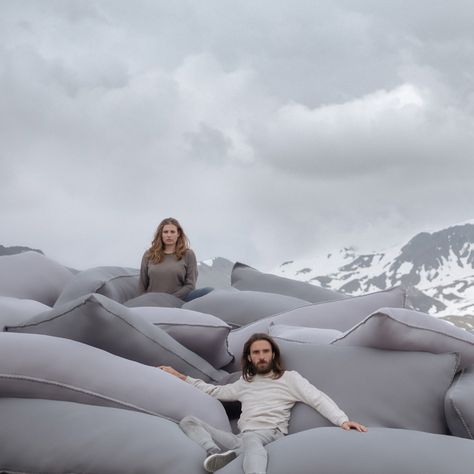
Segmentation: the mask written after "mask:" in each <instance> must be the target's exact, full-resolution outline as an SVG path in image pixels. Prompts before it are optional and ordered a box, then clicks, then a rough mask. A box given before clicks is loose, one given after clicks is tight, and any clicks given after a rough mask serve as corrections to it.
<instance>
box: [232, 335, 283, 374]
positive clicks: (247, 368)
mask: <svg viewBox="0 0 474 474" xmlns="http://www.w3.org/2000/svg"><path fill="white" fill-rule="evenodd" d="M256 341H267V342H269V343H270V345H271V346H272V353H273V354H272V356H273V358H272V371H273V378H274V379H279V378H280V377H281V376H282V375H283V373H284V372H285V369H284V368H283V363H282V361H281V356H280V348H279V347H278V345H277V343H276V342H275V341H274V340H273V339H272V338H271V337H270V336H269V335H268V334H265V333H256V334H253V335H252V336H250V338H249V339H248V341H247V342H246V343H245V344H244V350H243V351H242V359H241V365H242V377H243V378H244V380H246V381H247V382H250V381H251V380H252V378H253V377H254V375H255V374H256V373H257V372H256V370H255V367H254V365H253V364H252V362H251V361H250V360H249V357H250V346H251V345H252V344H253V343H254V342H256Z"/></svg>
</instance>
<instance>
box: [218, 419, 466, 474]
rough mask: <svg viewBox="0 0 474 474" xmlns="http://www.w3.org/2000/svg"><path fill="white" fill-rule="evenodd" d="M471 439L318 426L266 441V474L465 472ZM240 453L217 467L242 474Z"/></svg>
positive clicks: (226, 473)
mask: <svg viewBox="0 0 474 474" xmlns="http://www.w3.org/2000/svg"><path fill="white" fill-rule="evenodd" d="M472 444H473V443H472V441H469V440H466V439H461V438H454V437H452V436H445V435H435V434H430V433H421V432H419V431H410V430H398V429H388V428H370V427H369V431H368V432H367V433H359V432H356V431H344V430H342V429H340V428H318V429H314V430H309V431H304V432H302V433H298V434H295V435H291V436H286V437H285V438H282V439H279V440H278V441H275V442H273V443H270V444H268V445H267V450H268V468H267V473H268V474H288V473H294V474H319V473H321V474H428V473H429V474H448V473H449V474H466V473H468V472H471V470H472V465H473V464H472V463H473V447H472ZM241 473H242V457H238V458H237V459H235V460H234V461H232V462H231V463H230V464H228V465H227V466H225V467H224V468H223V469H221V470H220V471H219V474H241Z"/></svg>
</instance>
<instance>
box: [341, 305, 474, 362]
mask: <svg viewBox="0 0 474 474" xmlns="http://www.w3.org/2000/svg"><path fill="white" fill-rule="evenodd" d="M333 344H334V345H339V346H366V347H375V348H378V349H392V350H401V351H428V352H434V353H440V352H458V353H459V354H460V356H461V360H460V364H461V367H465V366H469V365H472V364H474V335H472V334H470V333H468V332H467V331H465V330H464V329H461V328H458V327H456V326H453V325H452V324H449V323H448V322H447V321H443V320H441V319H437V318H435V317H433V316H430V315H429V314H425V313H420V312H417V311H412V310H409V309H400V308H381V309H379V310H378V311H377V312H375V313H373V314H371V315H369V316H368V317H367V318H365V319H364V320H363V321H361V322H360V323H359V324H358V325H356V326H355V327H353V328H352V329H350V330H349V331H347V332H346V333H345V334H343V335H342V336H340V337H339V338H338V339H336V340H335V341H333Z"/></svg>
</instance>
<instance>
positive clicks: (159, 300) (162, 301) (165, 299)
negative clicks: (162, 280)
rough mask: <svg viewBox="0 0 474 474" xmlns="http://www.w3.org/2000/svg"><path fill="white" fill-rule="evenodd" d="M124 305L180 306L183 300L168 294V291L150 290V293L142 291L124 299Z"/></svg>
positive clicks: (130, 306)
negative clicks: (138, 294)
mask: <svg viewBox="0 0 474 474" xmlns="http://www.w3.org/2000/svg"><path fill="white" fill-rule="evenodd" d="M124 305H125V306H128V307H129V308H136V307H140V308H141V307H143V306H158V307H161V308H181V306H183V300H182V299H180V298H178V297H176V296H174V295H170V294H169V293H160V292H154V291H151V292H150V293H143V294H142V295H140V296H136V297H135V298H132V299H130V300H127V301H125V303H124Z"/></svg>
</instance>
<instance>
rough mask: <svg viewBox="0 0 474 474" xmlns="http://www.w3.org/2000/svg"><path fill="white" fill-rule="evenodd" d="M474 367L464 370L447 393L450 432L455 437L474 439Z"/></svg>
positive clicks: (446, 406)
mask: <svg viewBox="0 0 474 474" xmlns="http://www.w3.org/2000/svg"><path fill="white" fill-rule="evenodd" d="M473 401H474V366H471V367H468V368H466V369H464V370H462V371H461V372H460V373H459V374H458V375H457V376H456V380H455V381H454V383H453V384H452V385H451V387H450V388H449V390H448V391H447V393H446V400H445V410H446V419H447V421H448V426H449V430H450V431H451V433H452V434H454V435H455V436H461V437H463V438H469V439H474V403H473Z"/></svg>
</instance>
